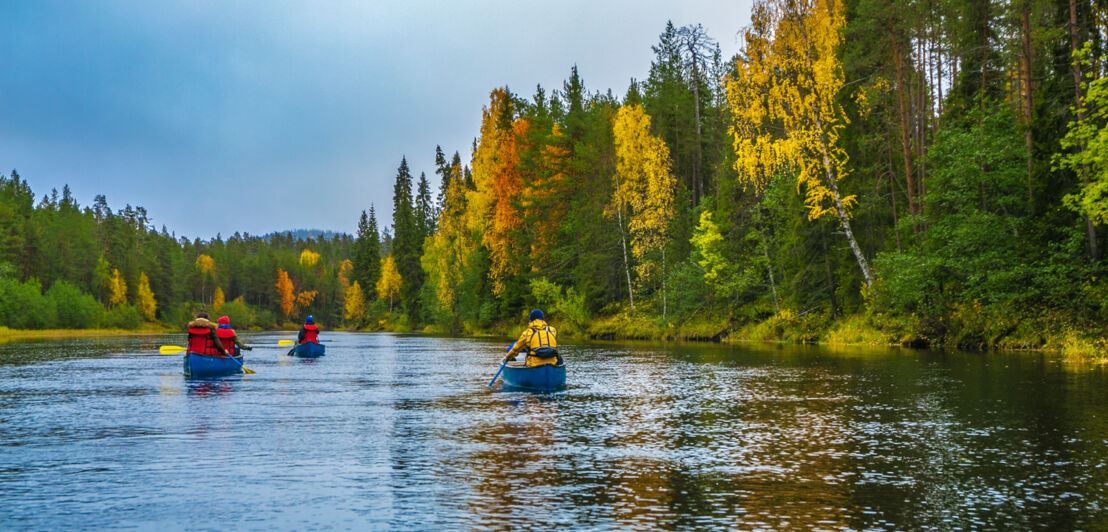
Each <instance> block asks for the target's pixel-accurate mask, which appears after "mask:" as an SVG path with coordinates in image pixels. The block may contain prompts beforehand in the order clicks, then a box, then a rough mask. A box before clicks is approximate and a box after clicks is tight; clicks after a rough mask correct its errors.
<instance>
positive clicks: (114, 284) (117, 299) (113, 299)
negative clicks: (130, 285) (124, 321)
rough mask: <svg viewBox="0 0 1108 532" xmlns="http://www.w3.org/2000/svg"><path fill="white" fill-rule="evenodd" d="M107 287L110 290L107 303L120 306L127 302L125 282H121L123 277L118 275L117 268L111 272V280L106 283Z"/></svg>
mask: <svg viewBox="0 0 1108 532" xmlns="http://www.w3.org/2000/svg"><path fill="white" fill-rule="evenodd" d="M108 287H109V288H110V289H111V290H110V294H109V297H108V303H110V304H112V305H113V306H114V305H122V304H124V303H126V302H127V281H124V280H123V276H122V275H120V274H119V268H115V269H113V270H112V277H111V280H109V281H108Z"/></svg>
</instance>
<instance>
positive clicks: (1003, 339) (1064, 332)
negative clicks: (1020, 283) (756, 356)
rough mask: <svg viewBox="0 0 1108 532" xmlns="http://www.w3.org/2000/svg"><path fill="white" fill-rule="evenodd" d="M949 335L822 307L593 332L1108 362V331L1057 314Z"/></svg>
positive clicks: (639, 323)
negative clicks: (1041, 354) (1034, 354)
mask: <svg viewBox="0 0 1108 532" xmlns="http://www.w3.org/2000/svg"><path fill="white" fill-rule="evenodd" d="M947 326H948V330H947V331H946V334H944V335H942V336H938V337H927V336H925V335H921V334H920V333H919V329H920V327H919V324H918V323H917V322H916V321H915V319H914V317H910V318H909V319H903V318H901V319H893V318H890V317H888V316H882V315H867V314H852V315H849V316H843V317H838V318H834V319H832V318H831V317H830V316H828V315H826V314H822V313H804V314H799V315H794V314H793V313H791V312H789V311H782V312H781V313H779V314H777V315H775V316H771V317H769V318H767V319H765V320H762V321H747V322H745V323H741V322H735V321H732V320H731V319H729V318H726V317H724V318H706V319H699V320H689V321H687V322H685V323H681V324H672V323H667V324H665V325H664V326H663V325H662V323H661V320H660V319H658V318H657V317H652V316H646V315H638V316H628V315H627V314H617V315H614V316H610V317H606V318H601V319H598V320H596V321H595V322H594V323H593V325H592V326H590V327H589V329H588V336H589V337H590V338H592V339H604V340H661V341H710V342H720V343H730V344H735V343H758V342H761V343H767V342H768V343H793V344H819V345H832V346H903V347H915V348H957V349H963V350H971V351H984V350H998V351H1048V352H1057V353H1061V354H1063V355H1065V356H1067V357H1073V358H1081V359H1085V360H1089V361H1094V362H1097V363H1102V364H1103V363H1108V336H1106V334H1105V331H1104V330H1103V329H1101V328H1094V327H1092V326H1090V325H1089V324H1085V325H1084V326H1082V325H1081V324H1080V323H1078V322H1075V320H1066V319H1064V318H1063V317H1060V316H1057V315H1046V316H1036V317H1034V318H1024V319H1020V318H1013V317H1007V318H1005V319H990V318H989V317H986V316H983V315H981V314H980V313H977V314H973V313H970V314H969V315H967V313H962V314H957V315H953V316H950V317H949V318H948V323H947Z"/></svg>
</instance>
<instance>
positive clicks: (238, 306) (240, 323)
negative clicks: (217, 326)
mask: <svg viewBox="0 0 1108 532" xmlns="http://www.w3.org/2000/svg"><path fill="white" fill-rule="evenodd" d="M219 315H221V316H227V317H228V318H230V319H231V326H232V327H235V328H244V329H245V328H247V327H250V326H252V325H254V324H255V323H257V321H256V320H257V313H255V312H254V309H252V308H250V305H247V304H246V303H243V302H240V301H230V302H228V303H224V304H223V306H222V307H220V309H219Z"/></svg>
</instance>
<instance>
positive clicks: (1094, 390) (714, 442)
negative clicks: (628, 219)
mask: <svg viewBox="0 0 1108 532" xmlns="http://www.w3.org/2000/svg"><path fill="white" fill-rule="evenodd" d="M285 337H286V336H281V335H278V334H268V333H267V334H259V335H254V336H249V337H248V340H249V342H251V343H255V344H256V345H258V347H257V348H256V349H255V350H254V351H253V352H251V353H248V354H247V357H246V365H247V366H248V367H250V368H252V369H254V370H255V371H257V374H255V375H247V376H236V377H229V378H223V379H211V380H188V379H186V378H185V377H184V376H182V375H181V363H180V362H181V359H180V356H179V355H170V356H165V355H157V354H155V353H156V347H157V346H158V345H161V344H166V343H171V344H172V343H176V344H180V342H182V341H183V334H182V335H165V336H139V337H125V338H92V339H80V340H64V341H57V340H53V341H34V342H13V343H8V344H3V345H0V528H5V529H10V528H33V529H56V528H101V527H109V526H110V527H120V526H126V527H139V528H143V529H150V528H159V529H180V528H194V529H215V528H221V527H227V526H234V527H235V528H245V529H273V528H282V529H290V528H294V529H329V528H337V529H346V528H351V529H362V528H366V527H376V528H391V529H397V528H414V529H460V528H490V527H491V528H500V527H522V526H528V525H530V526H534V527H539V528H550V527H554V526H557V525H570V526H577V527H580V528H590V529H594V528H629V529H657V528H667V529H672V528H682V529H688V528H698V529H711V528H720V529H724V528H757V527H771V528H822V529H839V528H854V529H867V528H876V529H921V528H935V529H992V528H1006V529H1012V528H1015V529H1053V530H1057V529H1074V528H1081V529H1105V528H1108V515H1106V512H1105V505H1106V504H1108V493H1106V492H1108V488H1106V485H1108V467H1106V463H1108V425H1106V424H1105V416H1106V415H1108V408H1106V406H1108V392H1106V388H1105V385H1106V384H1108V382H1106V377H1105V374H1104V371H1103V368H1100V367H1095V366H1094V367H1071V366H1067V365H1065V364H1063V363H1062V362H1061V361H1060V360H1059V359H1057V358H1055V357H1053V356H1050V355H1043V354H980V353H941V352H923V351H911V350H894V349H850V350H840V351H832V350H828V349H826V348H814V347H803V346H783V347H764V346H747V347H735V348H731V347H725V346H701V345H676V346H660V345H649V344H634V345H620V344H591V345H578V346H566V347H565V348H564V349H563V354H564V355H566V358H567V361H568V363H569V364H570V366H569V378H568V380H569V388H568V389H567V390H566V391H565V392H563V393H558V394H551V395H539V394H531V393H525V392H507V391H505V392H500V391H497V390H490V389H488V388H487V387H486V386H485V384H486V383H487V382H488V379H489V378H490V377H491V375H492V374H493V373H494V372H495V370H496V367H497V362H498V360H499V356H500V354H501V353H503V348H504V345H505V344H506V343H507V340H505V342H493V341H487V340H467V339H447V338H431V337H421V336H402V335H388V334H342V333H331V334H328V335H327V336H326V337H327V338H330V339H333V340H334V342H333V343H329V344H327V355H326V356H325V357H323V358H320V359H318V360H302V359H296V358H291V357H287V356H284V353H285V351H286V349H287V348H280V347H277V346H276V342H277V340H278V339H281V338H285Z"/></svg>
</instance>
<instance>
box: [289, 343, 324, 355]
mask: <svg viewBox="0 0 1108 532" xmlns="http://www.w3.org/2000/svg"><path fill="white" fill-rule="evenodd" d="M325 350H326V348H325V347H324V346H323V345H322V344H316V343H312V342H306V343H303V344H299V345H297V346H296V347H294V348H293V349H292V352H293V354H294V355H296V356H298V357H304V358H315V357H321V356H323V352H324V351H325Z"/></svg>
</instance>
